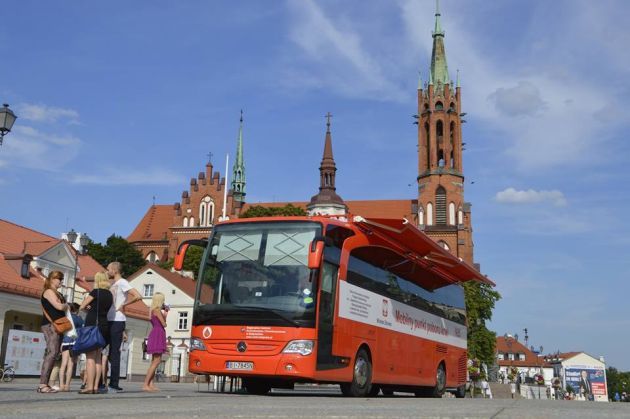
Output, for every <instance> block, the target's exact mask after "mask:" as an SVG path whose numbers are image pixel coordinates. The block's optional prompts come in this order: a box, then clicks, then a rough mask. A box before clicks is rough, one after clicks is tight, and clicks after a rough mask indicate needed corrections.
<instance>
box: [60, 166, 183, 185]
mask: <svg viewBox="0 0 630 419" xmlns="http://www.w3.org/2000/svg"><path fill="white" fill-rule="evenodd" d="M70 182H71V183H75V184H88V185H103V186H138V185H166V186H171V185H173V186H175V185H182V184H185V183H186V179H185V178H184V176H181V175H179V174H177V173H174V172H172V171H170V170H165V169H143V170H138V169H134V170H132V169H123V168H115V169H114V168H111V169H107V170H104V171H103V172H101V173H95V174H80V175H75V176H73V177H72V178H71V179H70Z"/></svg>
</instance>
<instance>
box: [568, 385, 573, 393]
mask: <svg viewBox="0 0 630 419" xmlns="http://www.w3.org/2000/svg"><path fill="white" fill-rule="evenodd" d="M567 393H573V394H575V389H574V388H573V386H572V385H571V384H567Z"/></svg>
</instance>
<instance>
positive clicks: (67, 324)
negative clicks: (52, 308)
mask: <svg viewBox="0 0 630 419" xmlns="http://www.w3.org/2000/svg"><path fill="white" fill-rule="evenodd" d="M42 297H43V295H42ZM42 311H43V312H44V316H46V318H47V319H48V321H49V322H50V324H52V326H53V328H54V329H55V332H57V334H59V335H63V334H64V333H65V332H67V331H68V330H71V329H72V327H73V326H72V322H71V321H70V320H69V319H68V317H66V316H65V315H64V316H63V317H61V318H58V319H57V320H53V319H52V318H51V317H50V314H48V312H47V311H46V309H45V308H44V305H43V304H42Z"/></svg>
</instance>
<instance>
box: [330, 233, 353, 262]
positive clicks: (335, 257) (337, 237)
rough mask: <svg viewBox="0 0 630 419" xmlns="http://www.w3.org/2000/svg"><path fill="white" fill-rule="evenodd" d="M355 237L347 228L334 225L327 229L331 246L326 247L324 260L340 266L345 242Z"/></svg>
mask: <svg viewBox="0 0 630 419" xmlns="http://www.w3.org/2000/svg"><path fill="white" fill-rule="evenodd" d="M352 236H354V231H352V230H350V229H347V228H345V227H341V226H337V225H334V224H330V225H328V227H326V237H327V238H329V239H330V240H328V243H330V244H331V245H329V246H326V248H325V249H324V260H327V261H329V262H332V263H334V264H335V265H339V260H340V259H341V248H342V247H343V242H344V241H345V240H346V239H347V238H348V237H352Z"/></svg>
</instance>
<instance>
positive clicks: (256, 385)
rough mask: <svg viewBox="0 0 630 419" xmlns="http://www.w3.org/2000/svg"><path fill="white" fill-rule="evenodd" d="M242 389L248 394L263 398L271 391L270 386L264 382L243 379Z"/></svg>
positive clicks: (254, 379) (255, 379)
mask: <svg viewBox="0 0 630 419" xmlns="http://www.w3.org/2000/svg"><path fill="white" fill-rule="evenodd" d="M243 387H244V388H245V390H247V392H248V393H249V394H256V395H258V396H264V395H265V394H268V393H269V392H270V391H271V385H269V383H267V382H266V381H265V380H261V379H257V378H243Z"/></svg>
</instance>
